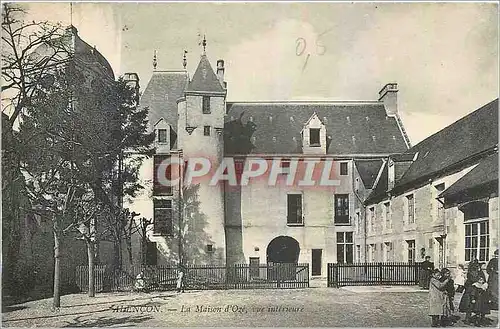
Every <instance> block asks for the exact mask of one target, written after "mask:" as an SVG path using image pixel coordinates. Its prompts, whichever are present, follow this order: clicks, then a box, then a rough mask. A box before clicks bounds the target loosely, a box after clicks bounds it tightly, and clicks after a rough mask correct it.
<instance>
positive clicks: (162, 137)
mask: <svg viewBox="0 0 500 329" xmlns="http://www.w3.org/2000/svg"><path fill="white" fill-rule="evenodd" d="M166 142H167V129H158V143H166Z"/></svg>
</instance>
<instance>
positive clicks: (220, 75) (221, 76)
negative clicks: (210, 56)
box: [217, 59, 226, 88]
mask: <svg viewBox="0 0 500 329" xmlns="http://www.w3.org/2000/svg"><path fill="white" fill-rule="evenodd" d="M224 71H225V68H224V60H223V59H219V60H218V61H217V77H218V78H219V82H220V84H221V85H222V86H223V87H224V88H226V83H225V82H224Z"/></svg>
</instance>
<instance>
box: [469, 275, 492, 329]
mask: <svg viewBox="0 0 500 329" xmlns="http://www.w3.org/2000/svg"><path fill="white" fill-rule="evenodd" d="M487 289H488V284H487V283H486V282H485V280H484V278H483V277H479V279H478V280H477V281H476V282H474V283H473V284H472V293H471V299H470V303H471V311H472V312H474V313H475V314H476V323H475V324H476V325H477V326H481V325H482V324H483V323H484V317H485V315H486V314H489V313H490V308H489V295H488V293H487V292H486V290H487Z"/></svg>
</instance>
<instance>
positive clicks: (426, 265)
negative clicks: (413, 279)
mask: <svg viewBox="0 0 500 329" xmlns="http://www.w3.org/2000/svg"><path fill="white" fill-rule="evenodd" d="M433 270H434V264H433V263H432V262H431V257H430V256H425V260H424V261H423V262H422V263H421V264H420V271H421V272H420V286H421V287H422V288H423V289H429V282H430V279H431V273H432V271H433Z"/></svg>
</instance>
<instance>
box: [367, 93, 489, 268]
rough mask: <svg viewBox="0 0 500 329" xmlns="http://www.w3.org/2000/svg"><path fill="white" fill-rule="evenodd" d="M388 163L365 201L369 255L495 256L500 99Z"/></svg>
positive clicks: (445, 259)
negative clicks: (499, 102) (499, 111)
mask: <svg viewBox="0 0 500 329" xmlns="http://www.w3.org/2000/svg"><path fill="white" fill-rule="evenodd" d="M383 162H384V163H383V165H382V167H381V169H380V170H379V173H378V176H377V179H376V181H375V183H374V188H373V191H372V192H371V193H370V195H369V196H368V197H367V199H366V200H365V202H364V204H365V210H366V215H365V221H364V222H363V223H362V225H364V226H365V228H366V231H365V232H366V242H365V243H364V244H365V247H366V250H367V252H366V255H365V258H364V259H365V260H366V261H369V262H380V261H403V262H415V261H421V260H423V259H422V258H423V256H424V255H429V256H431V258H432V261H434V263H435V265H436V266H439V267H440V268H442V267H454V266H456V265H457V264H459V263H466V262H469V261H470V260H471V259H472V258H477V259H478V260H479V261H481V262H487V261H488V260H489V257H491V255H492V254H493V252H494V251H495V249H496V248H497V245H498V99H496V100H494V101H492V102H490V103H488V104H486V105H484V106H482V107H481V108H479V109H478V110H476V111H474V112H472V113H470V114H469V115H467V116H465V117H463V118H461V119H460V120H458V121H456V122H455V123H453V124H451V125H450V126H448V127H446V128H444V129H443V130H441V131H439V132H437V133H435V134H433V135H432V136H430V137H428V138H426V139H425V140H423V141H422V142H420V143H418V144H417V145H415V146H414V147H412V148H410V149H409V150H408V151H406V152H405V153H403V154H398V155H392V156H389V157H388V158H387V159H384V161H383ZM362 259H363V258H362Z"/></svg>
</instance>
